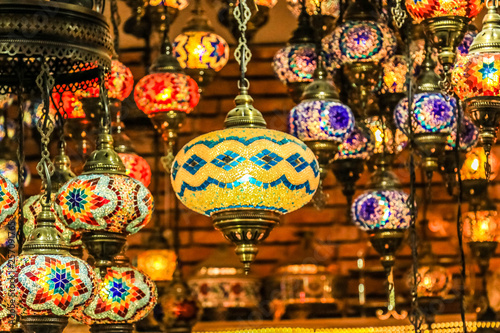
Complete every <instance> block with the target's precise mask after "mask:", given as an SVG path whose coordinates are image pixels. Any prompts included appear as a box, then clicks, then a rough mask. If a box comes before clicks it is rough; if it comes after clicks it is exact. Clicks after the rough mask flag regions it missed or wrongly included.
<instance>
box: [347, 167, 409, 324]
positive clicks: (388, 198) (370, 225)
mask: <svg viewBox="0 0 500 333" xmlns="http://www.w3.org/2000/svg"><path fill="white" fill-rule="evenodd" d="M400 187H401V186H400V184H399V180H398V179H397V177H396V175H395V174H394V173H393V172H392V171H391V170H390V164H389V163H387V161H386V160H380V161H379V163H378V165H377V169H376V170H375V172H374V173H373V175H372V176H371V182H370V184H369V185H368V188H369V190H367V191H365V192H364V193H363V194H361V195H360V196H358V197H357V198H356V199H355V200H354V202H353V204H352V206H351V216H352V219H353V221H354V223H355V224H356V225H357V227H358V228H360V229H361V230H363V231H365V232H367V233H368V236H369V239H370V242H371V244H372V245H373V248H374V249H375V250H376V251H377V252H378V253H379V254H380V255H381V262H382V266H383V267H384V270H385V272H386V275H387V279H388V281H389V286H388V287H389V288H388V293H389V302H388V306H387V311H385V312H384V311H382V310H378V311H377V317H379V318H381V319H387V318H389V317H391V316H393V317H394V318H400V319H402V318H405V317H406V315H407V313H406V312H405V311H402V312H401V313H398V312H397V310H396V304H395V291H394V281H393V267H394V262H395V260H396V258H395V253H396V251H397V250H398V249H399V247H400V246H401V244H402V242H403V239H404V236H405V231H406V230H407V229H408V228H409V226H410V222H411V214H410V207H409V196H408V194H406V193H405V192H404V191H402V190H401V189H400Z"/></svg>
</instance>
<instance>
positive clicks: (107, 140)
mask: <svg viewBox="0 0 500 333" xmlns="http://www.w3.org/2000/svg"><path fill="white" fill-rule="evenodd" d="M125 170H126V169H125V165H123V162H122V160H121V158H120V156H118V153H117V152H116V151H115V149H114V147H113V137H112V136H111V134H109V133H100V134H99V136H98V137H97V149H96V150H95V151H93V152H92V154H91V155H90V157H89V159H88V160H87V163H85V166H84V167H83V174H91V173H92V174H95V173H113V174H123V175H124V174H125Z"/></svg>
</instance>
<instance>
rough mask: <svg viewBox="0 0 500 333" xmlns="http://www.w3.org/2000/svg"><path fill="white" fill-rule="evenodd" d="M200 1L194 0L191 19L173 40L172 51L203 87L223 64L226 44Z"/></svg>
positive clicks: (188, 72) (224, 63)
mask: <svg viewBox="0 0 500 333" xmlns="http://www.w3.org/2000/svg"><path fill="white" fill-rule="evenodd" d="M200 1H201V0H196V1H195V8H194V9H193V12H192V13H193V15H192V17H191V19H190V20H189V21H188V22H187V24H186V26H185V27H184V28H183V29H182V33H181V34H180V35H178V36H177V37H175V39H174V54H175V57H176V58H177V61H179V64H180V65H181V67H182V68H184V70H185V71H186V73H187V74H188V75H189V76H190V77H192V78H193V79H194V80H195V81H196V82H197V83H198V86H199V87H201V88H203V87H206V86H208V85H209V84H210V83H211V82H212V81H213V79H214V77H215V73H216V72H218V71H220V70H221V69H222V68H224V66H226V64H227V61H228V59H229V46H228V45H227V42H226V41H225V40H224V38H222V37H221V36H219V35H218V34H216V33H215V32H214V29H213V27H212V25H211V24H210V22H209V21H208V19H207V17H206V16H205V11H204V10H203V9H202V7H201V3H200Z"/></svg>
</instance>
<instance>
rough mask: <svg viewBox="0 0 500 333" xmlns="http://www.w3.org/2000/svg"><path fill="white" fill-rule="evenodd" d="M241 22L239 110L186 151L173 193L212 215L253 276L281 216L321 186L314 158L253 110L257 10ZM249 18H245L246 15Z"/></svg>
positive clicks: (173, 174) (178, 158) (174, 171)
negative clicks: (251, 64)
mask: <svg viewBox="0 0 500 333" xmlns="http://www.w3.org/2000/svg"><path fill="white" fill-rule="evenodd" d="M239 6H240V10H239V11H236V12H235V14H237V15H236V17H235V19H236V20H237V21H238V23H239V25H238V26H239V27H240V29H241V30H240V32H241V36H242V38H241V39H240V43H239V45H238V47H237V49H236V51H235V55H236V59H237V60H238V61H239V62H240V67H241V74H242V80H241V82H240V94H239V95H238V96H237V97H236V98H235V104H236V107H235V108H234V109H233V110H231V111H230V112H229V113H228V115H227V117H226V120H225V122H224V124H225V127H226V128H225V129H223V130H219V131H215V132H210V133H207V134H204V135H202V136H200V137H197V138H195V139H194V140H192V141H190V142H189V143H187V144H186V145H185V146H184V147H183V148H181V149H180V151H179V153H178V154H177V156H176V157H175V160H174V162H173V165H172V172H171V181H172V187H173V189H174V191H175V193H176V195H177V197H178V198H179V200H180V201H181V202H182V203H183V204H184V205H185V206H187V207H188V208H190V209H192V210H194V211H196V212H198V213H200V214H204V215H207V216H211V217H212V220H213V222H214V226H215V228H216V229H218V230H220V231H221V232H222V233H223V234H224V236H225V237H226V238H227V239H228V240H230V241H232V242H233V243H234V244H235V245H236V254H237V255H238V256H239V258H240V261H242V262H243V263H244V265H245V271H246V272H248V271H249V268H250V263H251V262H252V261H254V259H255V256H256V254H257V252H258V248H257V244H258V243H259V242H261V241H263V240H264V239H266V238H267V236H268V235H269V233H270V231H271V230H272V229H273V227H274V226H276V225H277V224H278V223H279V220H280V216H281V215H283V214H286V213H288V212H291V211H294V210H296V209H299V208H300V207H302V206H303V205H305V204H306V203H307V202H309V201H310V199H311V198H312V196H313V194H314V192H315V191H316V189H317V187H318V185H319V168H318V162H317V161H316V158H315V156H314V154H313V152H312V151H311V150H310V149H309V148H307V146H306V145H305V144H304V143H303V142H301V141H300V140H298V139H296V138H294V137H293V136H291V135H289V134H286V133H282V132H278V131H273V130H269V129H267V128H266V122H265V121H264V118H263V117H262V115H261V113H260V112H259V111H258V110H257V109H255V108H254V107H253V105H252V102H253V99H252V98H251V97H250V95H248V81H247V80H246V79H244V74H245V72H246V64H247V62H248V61H249V57H248V56H246V55H245V56H244V57H241V58H240V56H239V55H240V54H246V53H248V52H249V50H248V48H247V45H246V38H245V36H246V35H245V30H246V26H247V23H248V20H249V17H248V16H247V15H244V13H245V12H246V11H248V10H250V9H249V7H248V5H247V4H246V2H245V1H240V2H239ZM242 12H243V14H242Z"/></svg>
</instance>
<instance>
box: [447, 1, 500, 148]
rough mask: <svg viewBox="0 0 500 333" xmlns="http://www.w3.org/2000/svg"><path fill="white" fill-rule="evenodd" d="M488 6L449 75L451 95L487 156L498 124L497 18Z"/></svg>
mask: <svg viewBox="0 0 500 333" xmlns="http://www.w3.org/2000/svg"><path fill="white" fill-rule="evenodd" d="M497 7H498V6H497V5H496V2H495V5H492V6H490V8H489V9H488V13H487V14H486V16H485V17H484V20H483V29H482V30H481V32H480V33H479V34H478V35H477V36H476V37H475V38H474V41H473V42H472V44H471V46H470V48H469V54H468V55H467V56H465V57H460V59H459V61H458V62H457V64H456V66H455V68H454V70H453V73H452V82H453V83H454V85H455V87H454V89H455V93H456V94H457V96H458V97H459V98H460V99H461V100H463V101H464V102H465V104H466V111H467V113H468V114H469V116H470V118H471V119H472V121H473V122H474V124H475V125H476V126H477V127H478V129H479V142H480V144H481V145H482V146H483V147H484V149H485V151H486V153H487V154H489V152H490V150H491V146H492V145H493V144H494V143H495V142H496V137H497V132H498V126H499V124H500V83H499V79H498V72H499V70H500V42H499V41H498V37H497V36H498V35H499V34H500V15H499V14H498V13H497V9H498V8H497Z"/></svg>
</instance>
